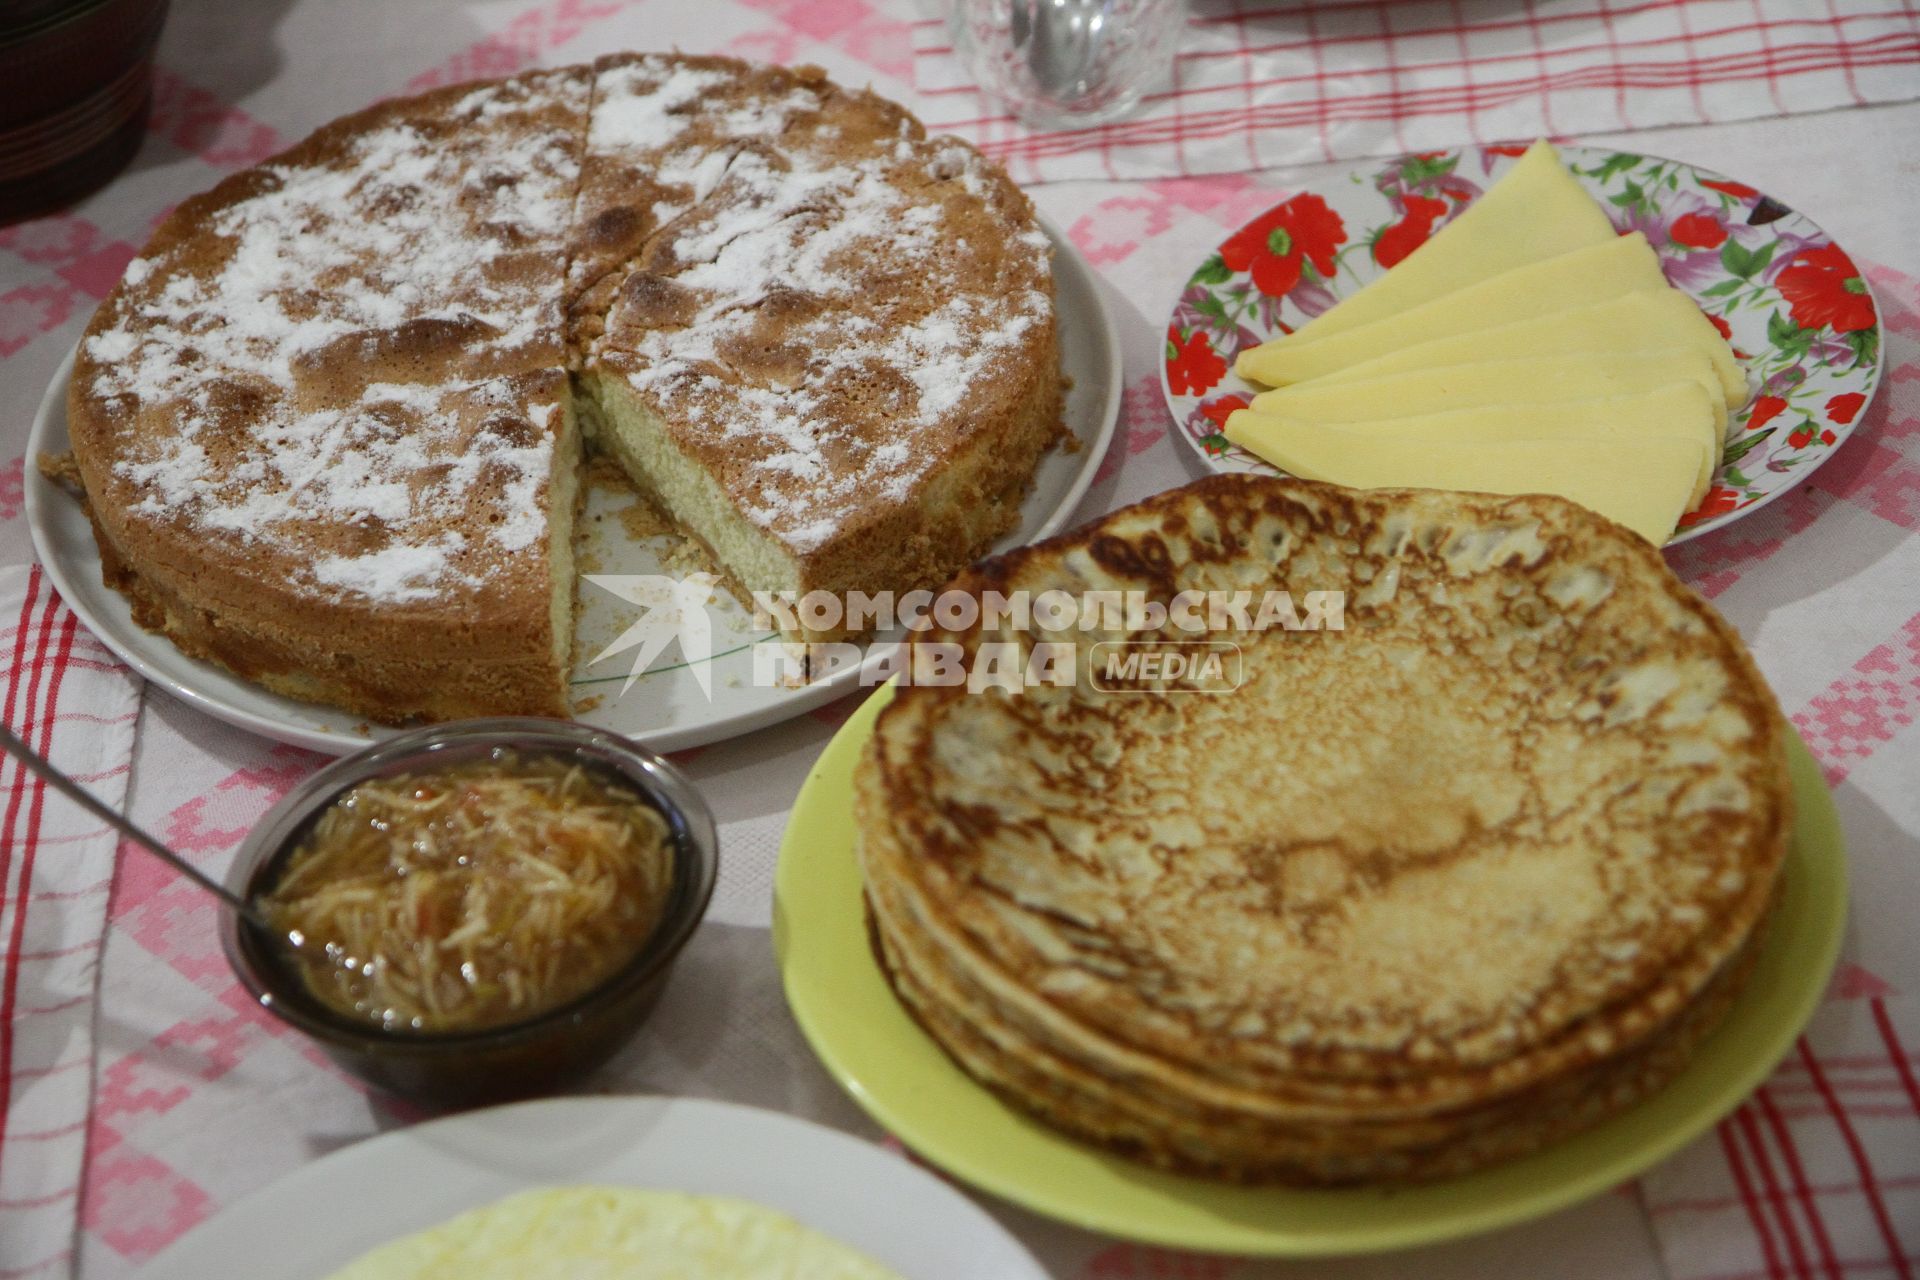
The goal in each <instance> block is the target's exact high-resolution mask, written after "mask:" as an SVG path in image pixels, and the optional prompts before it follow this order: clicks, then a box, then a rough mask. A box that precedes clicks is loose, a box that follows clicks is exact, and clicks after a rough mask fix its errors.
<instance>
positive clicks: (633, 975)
mask: <svg viewBox="0 0 1920 1280" xmlns="http://www.w3.org/2000/svg"><path fill="white" fill-rule="evenodd" d="M496 747H511V748H513V749H515V750H517V751H522V752H526V753H530V754H531V753H541V754H560V755H573V756H578V757H580V758H582V759H583V760H586V761H589V762H591V763H593V764H595V765H598V766H599V767H601V768H603V769H606V770H609V771H611V772H612V773H613V774H614V775H615V776H617V777H618V778H620V779H622V780H624V781H625V782H626V783H627V784H628V785H630V786H632V787H633V788H634V789H635V790H637V791H638V792H640V793H641V794H642V795H643V796H645V797H646V798H647V800H649V801H650V802H651V803H652V804H653V806H654V807H655V808H657V809H658V810H659V811H660V813H661V814H662V815H663V816H665V818H666V819H667V823H668V826H669V827H670V828H671V831H672V837H673V858H674V877H673V889H672V892H671V894H670V895H669V897H668V899H667V903H666V906H665V908H664V910H663V911H662V913H661V917H660V920H659V923H658V924H656V925H655V926H654V928H653V932H652V933H651V934H650V935H648V937H647V940H646V942H645V943H644V944H643V945H642V946H641V948H640V951H639V953H638V954H636V955H635V956H634V957H633V958H632V959H631V960H629V961H628V962H627V963H626V964H625V965H623V966H621V967H620V968H619V969H617V970H616V971H615V972H614V973H613V974H612V975H611V976H609V977H608V978H607V979H605V980H604V981H603V982H601V983H600V984H599V985H598V986H596V987H594V988H592V989H591V990H589V991H587V992H586V993H584V994H583V995H580V996H578V997H576V998H574V999H572V1000H569V1001H567V1002H566V1003H564V1004H561V1005H558V1006H556V1007H554V1008H551V1009H546V1010H543V1011H542V1012H540V1013H538V1014H535V1015H533V1016H531V1017H528V1018H526V1019H524V1020H522V1021H519V1022H513V1023H508V1024H505V1025H502V1026H493V1027H487V1028H484V1029H481V1030H476V1031H457V1032H419V1031H407V1030H392V1029H387V1028H383V1027H380V1026H377V1025H375V1024H373V1023H371V1022H363V1021H359V1020H356V1019H354V1018H351V1017H348V1016H347V1015H344V1014H341V1013H338V1012H336V1011H334V1010H333V1009H330V1008H328V1007H327V1006H326V1005H324V1004H322V1003H320V1001H318V1000H317V999H315V998H314V997H313V996H312V995H311V994H310V993H309V992H308V991H307V989H306V986H305V984H304V983H303V981H302V980H301V978H300V976H299V974H298V972H297V971H296V969H295V967H294V966H293V964H292V963H291V961H290V959H289V958H288V956H287V950H286V947H287V944H286V943H285V941H284V940H282V939H278V938H275V937H273V936H271V935H269V934H267V933H265V932H264V931H262V930H260V929H259V928H257V927H255V926H253V925H250V924H248V923H246V922H245V921H243V920H241V919H240V918H239V917H238V916H236V915H235V914H234V913H232V912H223V913H222V917H223V919H222V922H221V944H222V946H223V947H224V948H225V949H226V953H227V960H228V962H229V963H231V964H232V966H233V971H234V973H235V974H236V975H237V976H238V977H239V979H240V982H241V985H243V986H244V987H245V988H246V989H247V991H248V992H249V993H251V994H252V996H253V998H254V999H256V1000H258V1001H259V1002H260V1006H261V1008H263V1009H265V1010H266V1011H267V1012H268V1013H271V1014H272V1015H273V1016H275V1017H276V1018H279V1019H280V1020H281V1021H283V1022H286V1023H288V1024H290V1025H292V1026H294V1027H296V1028H298V1029H299V1030H301V1031H303V1032H305V1033H306V1034H307V1035H308V1036H310V1037H312V1038H313V1040H314V1041H315V1042H316V1043H318V1044H319V1046H320V1047H321V1048H322V1049H323V1050H325V1051H326V1053H327V1054H328V1055H329V1056H330V1057H332V1058H333V1060H334V1061H335V1062H337V1063H339V1064H340V1065H341V1066H342V1067H344V1068H346V1069H347V1070H348V1071H350V1072H352V1073H353V1074H354V1075H357V1076H359V1077H360V1078H361V1079H363V1080H366V1081H368V1082H369V1083H371V1084H374V1085H376V1086H378V1087H380V1088H381V1089H384V1090H387V1091H388V1092H390V1093H395V1094H399V1095H401V1096H403V1097H407V1098H410V1099H413V1100H416V1101H419V1102H424V1103H428V1104H431V1105H436V1106H443V1107H453V1106H467V1105H471V1104H474V1103H480V1102H496V1101H501V1100H504V1099H509V1098H520V1097H527V1096H530V1095H534V1094H538V1093H544V1092H550V1091H552V1090H553V1089H554V1088H555V1087H556V1086H559V1085H561V1084H564V1083H566V1082H567V1081H568V1080H570V1079H572V1078H575V1077H577V1076H579V1075H581V1074H583V1073H585V1072H586V1071H588V1070H590V1069H591V1068H593V1067H594V1066H597V1065H598V1064H600V1063H601V1062H603V1061H605V1060H606V1058H607V1057H609V1056H610V1055H611V1054H612V1053H613V1052H614V1050H616V1049H618V1048H619V1047H620V1045H621V1044H623V1043H624V1042H625V1041H626V1040H627V1039H628V1038H629V1037H630V1036H631V1035H632V1034H633V1033H634V1031H635V1030H636V1029H637V1028H638V1027H639V1025H640V1023H641V1022H642V1021H643V1020H644V1019H645V1018H646V1016H647V1014H648V1012H649V1011H650V1010H651V1009H652V1008H653V1005H654V1003H655V1002H656V1001H657V1000H658V999H659V997H660V993H661V991H662V990H663V989H664V988H665V986H666V981H667V973H668V970H669V969H670V968H671V967H672V965H673V961H674V958H675V957H676V956H677V955H678V954H679V952H680V949H681V947H683V946H684V945H685V944H686V942H687V939H688V938H690V937H691V936H692V934H693V931H694V929H695V927H696V926H697V925H698V924H699V923H700V919H701V917H702V916H703V915H705V914H706V910H707V900H708V899H709V898H710V897H712V895H713V884H714V878H715V875H716V873H717V871H718V867H719V863H718V845H717V841H716V838H715V834H714V826H713V815H712V813H711V812H710V811H709V810H708V809H707V805H706V802H705V801H704V800H702V799H701V798H700V794H699V792H698V791H696V790H695V789H694V787H693V784H692V783H690V782H688V781H687V779H686V778H685V777H684V776H682V775H681V773H680V772H679V771H678V770H676V769H675V768H674V767H673V766H672V765H669V764H668V763H667V762H666V761H664V760H662V759H660V757H658V756H656V755H654V754H653V753H652V752H650V751H647V750H646V749H644V748H642V747H640V746H637V745H636V744H634V743H633V742H631V741H629V740H628V739H626V738H623V737H621V736H620V735H619V734H617V733H610V732H608V731H606V730H604V729H593V728H589V727H587V726H586V725H582V724H577V723H574V722H573V721H568V720H542V719H534V718H517V717H502V718H498V719H490V720H463V721H455V722H452V723H449V724H438V725H430V726H428V727H426V728H423V729H418V730H414V731H412V732H409V733H403V734H400V735H399V736H397V737H393V738H389V739H387V740H386V741H384V742H381V743H379V744H378V745H376V746H372V747H369V748H367V749H366V750H364V751H360V752H356V753H355V754H353V755H350V756H347V757H345V758H343V759H340V760H337V761H335V762H334V763H332V764H330V765H328V766H326V767H325V768H323V769H321V770H320V771H319V772H318V773H315V774H314V775H313V776H312V777H310V778H308V779H307V780H306V781H305V782H303V783H301V784H300V785H299V786H298V787H295V788H294V789H293V790H292V791H291V792H289V793H288V794H287V795H286V796H285V797H284V798H283V799H282V800H281V801H280V803H279V804H277V805H275V806H274V807H273V809H272V810H270V811H269V812H268V813H267V815H266V816H265V817H264V818H262V819H261V820H260V823H259V824H258V825H257V826H255V827H254V829H253V831H252V833H251V834H249V835H248V837H247V839H246V842H245V843H244V844H242V845H241V847H240V852H239V855H238V856H237V857H236V858H235V859H234V864H233V868H232V870H231V871H229V872H228V874H227V887H228V888H230V889H231V890H233V892H234V893H236V894H238V895H240V896H241V897H243V898H256V897H259V896H260V895H262V894H264V893H266V892H267V891H268V890H269V889H271V887H272V886H273V884H274V882H275V880H276V879H277V878H278V876H279V874H280V870H281V867H282V864H283V862H284V860H285V859H286V858H287V857H288V856H290V855H291V854H292V853H293V851H294V850H295V849H296V848H297V847H298V846H299V844H300V842H301V840H302V839H303V838H304V837H305V835H306V833H307V831H308V829H309V828H310V827H311V826H312V824H313V823H314V822H315V821H316V820H317V819H318V817H319V816H320V814H321V813H322V812H323V811H325V810H326V808H327V807H328V806H329V805H331V804H332V803H333V802H334V801H335V800H336V799H337V798H338V797H339V796H340V794H341V793H342V792H344V791H346V790H347V789H349V788H350V787H353V786H354V785H356V784H357V783H360V782H363V781H366V780H368V779H370V778H383V777H391V776H393V775H395V774H398V773H404V772H407V771H410V770H420V769H432V768H438V767H441V766H445V765H450V764H456V763H459V762H461V761H466V760H472V759H476V758H479V757H483V756H485V755H486V754H487V753H488V752H490V751H492V750H493V749H495V748H496Z"/></svg>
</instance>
